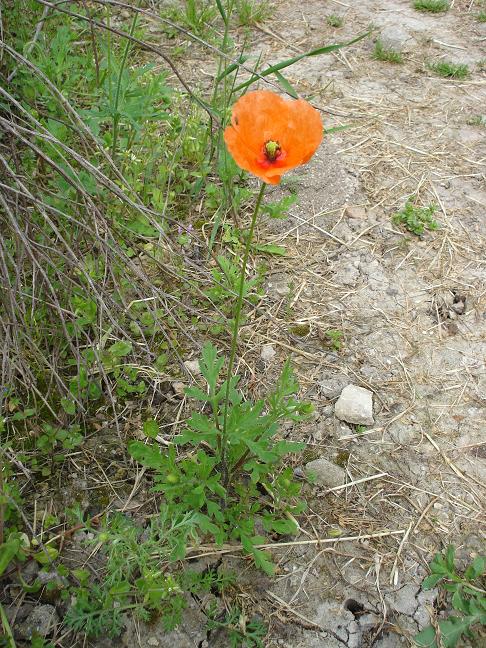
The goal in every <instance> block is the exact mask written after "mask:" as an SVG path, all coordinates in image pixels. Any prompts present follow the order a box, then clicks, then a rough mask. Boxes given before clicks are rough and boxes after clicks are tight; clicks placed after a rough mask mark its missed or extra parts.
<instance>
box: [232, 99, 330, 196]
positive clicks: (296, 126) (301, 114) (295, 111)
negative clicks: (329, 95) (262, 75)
mask: <svg viewBox="0 0 486 648" xmlns="http://www.w3.org/2000/svg"><path fill="white" fill-rule="evenodd" d="M322 135H323V128H322V121H321V116H320V114H319V112H318V111H317V110H316V109H315V108H313V107H312V106H311V105H310V104H309V103H307V101H304V99H296V100H286V99H283V98H282V97H280V96H279V95H277V94H275V93H274V92H269V91H268V90H256V91H254V92H249V93H247V94H245V95H243V96H242V97H240V99H238V101H237V102H236V103H235V105H234V106H233V113H232V115H231V125H230V126H228V127H227V128H226V130H225V131H224V141H225V142H226V146H227V147H228V150H229V152H230V153H231V155H232V157H233V159H234V161H235V162H236V164H237V165H238V166H239V167H240V168H242V169H245V170H246V171H249V172H250V173H252V174H253V175H256V176H258V177H259V178H261V179H262V180H263V181H264V182H267V183H269V184H278V183H279V182H280V180H281V177H282V175H283V174H284V173H287V171H290V170H291V169H294V168H295V167H297V166H300V165H301V164H305V163H306V162H308V161H309V160H310V159H311V157H312V156H313V155H314V153H315V152H316V150H317V148H318V146H319V144H320V143H321V140H322Z"/></svg>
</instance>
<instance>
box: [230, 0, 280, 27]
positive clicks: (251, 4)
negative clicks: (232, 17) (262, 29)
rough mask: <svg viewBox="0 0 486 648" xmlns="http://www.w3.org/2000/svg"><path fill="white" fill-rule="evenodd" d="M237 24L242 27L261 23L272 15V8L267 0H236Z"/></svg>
mask: <svg viewBox="0 0 486 648" xmlns="http://www.w3.org/2000/svg"><path fill="white" fill-rule="evenodd" d="M236 13H237V17H238V22H239V24H240V25H242V26H243V27H251V26H252V25H258V23H262V22H264V21H265V20H267V19H268V18H270V16H271V15H272V13H273V6H272V5H271V3H270V2H269V1H268V0H236Z"/></svg>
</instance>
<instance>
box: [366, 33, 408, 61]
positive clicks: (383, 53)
mask: <svg viewBox="0 0 486 648" xmlns="http://www.w3.org/2000/svg"><path fill="white" fill-rule="evenodd" d="M373 58H374V59H376V60H377V61H387V62H388V63H403V56H402V54H401V53H400V52H395V51H394V50H392V49H389V48H386V47H384V46H383V43H382V42H381V40H379V39H378V40H377V41H376V43H375V49H374V51H373Z"/></svg>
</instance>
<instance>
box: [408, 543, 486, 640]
mask: <svg viewBox="0 0 486 648" xmlns="http://www.w3.org/2000/svg"><path fill="white" fill-rule="evenodd" d="M430 571H431V574H430V576H427V578H425V579H424V581H423V582H422V589H424V590H430V589H433V588H434V587H440V588H442V589H443V590H444V591H445V592H447V593H448V594H452V598H451V603H452V607H453V608H454V610H455V611H456V612H458V613H459V615H458V616H455V615H454V616H453V615H451V616H448V617H447V618H445V619H439V620H438V622H437V624H434V625H433V626H432V625H430V626H428V627H427V628H425V629H424V630H422V631H421V632H419V634H418V635H416V636H415V637H414V641H415V643H416V644H417V645H418V646H423V647H424V648H438V646H443V647H444V648H455V646H457V644H458V642H459V641H460V639H461V637H468V638H469V639H471V640H473V641H474V639H475V635H474V629H475V628H476V627H479V626H481V625H482V626H484V625H485V624H486V590H485V589H484V586H485V575H486V556H476V558H474V560H473V561H472V563H471V564H470V565H469V566H468V567H467V569H466V570H465V571H464V573H463V574H461V573H460V572H459V571H458V570H457V568H456V565H455V548H454V546H452V545H451V546H449V547H448V549H447V551H446V552H444V553H443V554H441V553H438V554H436V555H435V557H434V559H433V560H432V562H431V563H430ZM472 645H477V646H479V643H473V644H472Z"/></svg>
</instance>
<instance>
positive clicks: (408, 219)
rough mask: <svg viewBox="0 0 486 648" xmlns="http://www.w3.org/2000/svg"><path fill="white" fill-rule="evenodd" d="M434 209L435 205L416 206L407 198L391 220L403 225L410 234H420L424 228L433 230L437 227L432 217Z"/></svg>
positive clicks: (435, 209)
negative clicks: (403, 205)
mask: <svg viewBox="0 0 486 648" xmlns="http://www.w3.org/2000/svg"><path fill="white" fill-rule="evenodd" d="M436 211H437V207H436V206H435V205H429V206H428V207H416V206H415V205H414V204H413V202H412V199H409V200H408V201H407V202H406V204H405V207H404V208H403V209H402V210H401V211H399V212H397V213H396V214H394V215H393V216H392V221H393V222H394V223H395V224H396V225H403V227H405V229H407V230H408V231H409V232H412V234H415V235H416V236H422V234H423V233H424V232H425V230H431V231H433V230H436V229H438V228H439V224H438V223H437V221H435V220H434V218H433V216H434V214H435V212H436Z"/></svg>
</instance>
